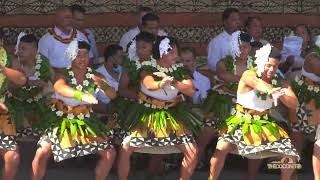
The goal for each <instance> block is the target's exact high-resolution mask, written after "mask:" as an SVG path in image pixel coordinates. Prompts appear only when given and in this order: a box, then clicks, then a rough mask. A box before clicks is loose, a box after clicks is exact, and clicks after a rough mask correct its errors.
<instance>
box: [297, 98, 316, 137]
mask: <svg viewBox="0 0 320 180" xmlns="http://www.w3.org/2000/svg"><path fill="white" fill-rule="evenodd" d="M310 113H311V112H310V111H309V110H308V109H307V106H306V104H305V103H304V102H303V103H300V105H299V106H298V107H297V116H298V123H296V124H295V125H294V126H293V127H292V131H293V132H302V133H304V134H306V135H311V134H313V133H315V131H316V127H315V126H309V124H308V116H310Z"/></svg>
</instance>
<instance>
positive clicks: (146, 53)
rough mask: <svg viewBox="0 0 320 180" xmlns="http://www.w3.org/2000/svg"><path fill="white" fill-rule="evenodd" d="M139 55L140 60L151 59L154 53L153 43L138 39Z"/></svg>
mask: <svg viewBox="0 0 320 180" xmlns="http://www.w3.org/2000/svg"><path fill="white" fill-rule="evenodd" d="M137 55H138V57H139V59H140V60H143V61H145V60H149V59H150V57H151V55H152V43H148V42H144V41H138V42H137Z"/></svg>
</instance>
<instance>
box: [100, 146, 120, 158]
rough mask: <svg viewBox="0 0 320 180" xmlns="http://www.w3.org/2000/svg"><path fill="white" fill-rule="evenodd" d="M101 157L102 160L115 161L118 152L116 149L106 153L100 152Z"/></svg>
mask: <svg viewBox="0 0 320 180" xmlns="http://www.w3.org/2000/svg"><path fill="white" fill-rule="evenodd" d="M99 155H100V158H102V159H114V158H115V157H116V155H117V152H116V150H115V149H114V148H112V149H108V150H105V151H100V152H99Z"/></svg>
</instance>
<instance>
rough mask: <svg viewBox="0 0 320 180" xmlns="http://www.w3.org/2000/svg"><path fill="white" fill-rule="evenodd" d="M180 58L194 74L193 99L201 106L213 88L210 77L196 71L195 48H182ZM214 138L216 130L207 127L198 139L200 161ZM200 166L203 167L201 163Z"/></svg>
mask: <svg viewBox="0 0 320 180" xmlns="http://www.w3.org/2000/svg"><path fill="white" fill-rule="evenodd" d="M180 58H181V61H182V63H183V65H184V66H185V67H186V68H188V69H190V70H191V71H192V72H193V74H192V75H193V79H192V83H193V85H194V86H195V88H196V93H195V95H194V96H193V97H192V101H193V103H194V104H199V103H201V102H202V101H203V100H204V99H206V98H207V91H208V90H209V89H210V88H211V84H210V80H209V78H208V77H206V76H204V75H202V74H201V73H199V72H198V71H197V70H196V54H195V50H194V48H191V47H185V48H182V49H181V50H180ZM200 113H201V112H200ZM214 136H215V135H214V130H213V129H212V128H208V127H206V128H203V129H202V130H201V132H200V134H199V136H198V137H197V143H198V145H199V158H200V160H203V159H204V156H203V154H204V149H205V147H206V146H207V144H208V143H209V142H210V141H211V140H212V139H213V138H214ZM200 166H202V162H201V161H200Z"/></svg>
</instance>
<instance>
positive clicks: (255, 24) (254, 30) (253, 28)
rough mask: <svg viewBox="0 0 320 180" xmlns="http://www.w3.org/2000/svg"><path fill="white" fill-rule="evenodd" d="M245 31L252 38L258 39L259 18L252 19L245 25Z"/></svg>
mask: <svg viewBox="0 0 320 180" xmlns="http://www.w3.org/2000/svg"><path fill="white" fill-rule="evenodd" d="M247 31H248V33H249V34H250V35H251V36H252V37H253V38H254V40H256V41H259V40H260V38H261V36H262V23H261V21H260V20H259V19H253V20H252V21H251V23H250V24H249V26H248V27H247Z"/></svg>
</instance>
